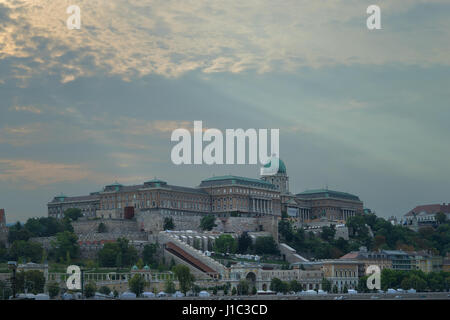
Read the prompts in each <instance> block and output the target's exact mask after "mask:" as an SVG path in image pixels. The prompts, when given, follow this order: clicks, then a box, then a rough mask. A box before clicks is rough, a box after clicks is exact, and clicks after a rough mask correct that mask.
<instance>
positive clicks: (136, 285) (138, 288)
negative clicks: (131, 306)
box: [128, 274, 147, 297]
mask: <svg viewBox="0 0 450 320" xmlns="http://www.w3.org/2000/svg"><path fill="white" fill-rule="evenodd" d="M146 285H147V282H146V281H145V279H144V277H142V276H141V275H140V274H135V275H134V276H133V277H132V278H131V279H130V281H129V282H128V286H129V287H130V291H131V292H133V293H134V294H136V296H137V297H139V296H140V295H141V294H142V292H144V288H145V286H146Z"/></svg>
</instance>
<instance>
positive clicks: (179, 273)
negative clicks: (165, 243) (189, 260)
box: [173, 264, 195, 294]
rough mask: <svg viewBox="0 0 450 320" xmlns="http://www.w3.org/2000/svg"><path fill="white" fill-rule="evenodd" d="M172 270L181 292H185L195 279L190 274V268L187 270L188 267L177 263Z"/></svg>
mask: <svg viewBox="0 0 450 320" xmlns="http://www.w3.org/2000/svg"><path fill="white" fill-rule="evenodd" d="M173 272H174V273H175V276H176V277H177V279H178V282H179V285H180V290H181V292H183V293H184V294H186V292H187V291H189V289H191V287H192V285H193V284H194V281H195V277H194V276H193V275H192V274H191V270H189V267H187V266H185V265H182V264H179V265H176V266H175V267H174V268H173Z"/></svg>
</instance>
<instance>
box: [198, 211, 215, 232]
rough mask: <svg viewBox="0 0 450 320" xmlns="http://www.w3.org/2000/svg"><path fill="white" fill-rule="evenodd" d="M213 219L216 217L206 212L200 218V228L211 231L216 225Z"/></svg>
mask: <svg viewBox="0 0 450 320" xmlns="http://www.w3.org/2000/svg"><path fill="white" fill-rule="evenodd" d="M215 221H216V217H215V216H214V215H212V214H208V215H206V216H204V217H203V218H202V219H201V220H200V228H201V229H202V230H207V231H211V230H212V229H213V228H214V227H216V226H217V225H216V223H215Z"/></svg>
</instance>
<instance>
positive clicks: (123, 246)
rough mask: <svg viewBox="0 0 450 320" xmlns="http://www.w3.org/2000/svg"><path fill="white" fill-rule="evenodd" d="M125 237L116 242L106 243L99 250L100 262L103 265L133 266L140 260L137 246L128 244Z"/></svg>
mask: <svg viewBox="0 0 450 320" xmlns="http://www.w3.org/2000/svg"><path fill="white" fill-rule="evenodd" d="M128 242H129V241H128V240H127V239H125V238H119V239H117V241H116V242H112V243H106V244H105V245H104V246H103V248H102V249H100V250H99V252H98V254H97V255H98V259H99V263H100V265H101V266H102V267H117V268H122V267H131V266H132V265H134V264H135V263H136V262H137V260H138V252H137V250H136V248H134V247H133V246H131V245H129V244H128Z"/></svg>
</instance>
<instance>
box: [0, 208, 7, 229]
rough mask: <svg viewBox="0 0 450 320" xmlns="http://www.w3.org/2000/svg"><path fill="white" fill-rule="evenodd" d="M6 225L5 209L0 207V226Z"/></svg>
mask: <svg viewBox="0 0 450 320" xmlns="http://www.w3.org/2000/svg"><path fill="white" fill-rule="evenodd" d="M5 226H6V217H5V209H0V227H5Z"/></svg>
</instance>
